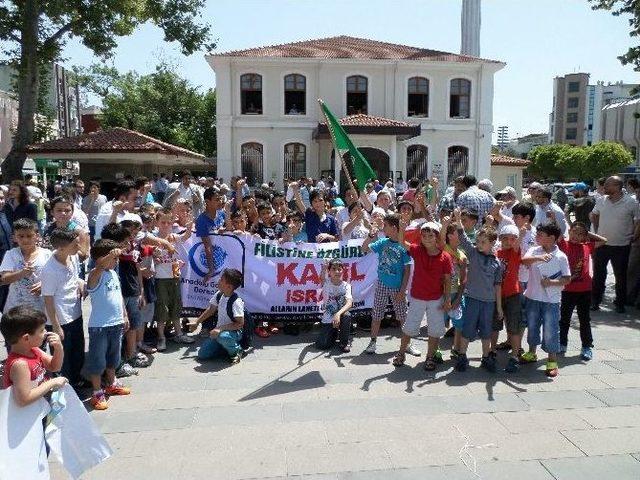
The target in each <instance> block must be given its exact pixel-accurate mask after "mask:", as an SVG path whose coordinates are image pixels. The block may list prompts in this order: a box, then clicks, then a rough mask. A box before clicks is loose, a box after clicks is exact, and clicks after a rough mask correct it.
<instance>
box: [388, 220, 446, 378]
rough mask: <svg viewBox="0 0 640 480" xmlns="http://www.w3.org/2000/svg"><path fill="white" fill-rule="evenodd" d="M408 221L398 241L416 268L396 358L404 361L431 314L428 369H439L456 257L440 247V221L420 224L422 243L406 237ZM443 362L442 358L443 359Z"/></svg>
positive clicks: (397, 362)
mask: <svg viewBox="0 0 640 480" xmlns="http://www.w3.org/2000/svg"><path fill="white" fill-rule="evenodd" d="M407 225H408V222H407V220H406V219H403V220H402V222H401V224H400V234H399V236H398V242H399V243H400V245H402V246H403V247H404V248H406V249H407V252H408V253H409V255H410V256H411V258H413V262H414V269H413V279H412V281H411V288H410V291H409V293H410V296H409V309H408V311H407V318H406V320H405V322H404V324H403V325H402V338H401V340H400V350H399V351H398V353H397V355H396V356H395V358H394V359H393V365H394V366H396V367H399V366H401V365H404V361H405V352H406V350H407V347H408V346H409V343H410V342H411V337H415V336H417V335H418V334H419V333H420V324H421V323H422V319H423V317H424V315H425V312H426V314H427V329H428V330H427V335H428V350H427V359H426V361H425V362H424V369H425V370H429V371H431V370H435V368H436V363H439V362H438V361H439V358H438V357H436V351H437V350H438V343H439V341H440V338H441V337H442V336H444V334H445V331H446V328H445V324H444V315H443V312H447V311H448V310H450V309H451V291H450V290H451V273H452V272H453V261H452V260H451V256H450V255H449V254H448V253H446V252H444V251H442V250H441V249H440V248H438V239H439V237H440V225H438V224H437V223H434V222H426V223H424V224H422V226H421V227H420V243H419V244H412V243H408V242H405V241H404V230H405V228H407ZM440 362H441V360H440Z"/></svg>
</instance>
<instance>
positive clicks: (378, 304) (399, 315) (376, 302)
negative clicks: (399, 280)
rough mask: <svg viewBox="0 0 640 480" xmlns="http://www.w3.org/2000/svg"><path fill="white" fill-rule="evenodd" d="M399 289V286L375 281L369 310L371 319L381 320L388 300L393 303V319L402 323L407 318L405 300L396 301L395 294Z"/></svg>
mask: <svg viewBox="0 0 640 480" xmlns="http://www.w3.org/2000/svg"><path fill="white" fill-rule="evenodd" d="M399 291H400V289H399V288H391V287H387V286H386V285H384V284H383V283H382V282H381V281H380V280H378V282H377V283H376V288H375V293H374V294H373V311H372V312H371V319H372V321H374V322H375V321H378V322H379V321H381V320H382V319H383V318H384V313H385V311H386V309H387V305H388V304H389V302H391V303H392V304H393V313H394V314H395V319H396V320H398V321H399V322H400V324H403V323H404V321H405V319H406V318H407V300H406V299H405V298H403V299H402V301H400V302H397V301H396V295H397V294H398V292H399Z"/></svg>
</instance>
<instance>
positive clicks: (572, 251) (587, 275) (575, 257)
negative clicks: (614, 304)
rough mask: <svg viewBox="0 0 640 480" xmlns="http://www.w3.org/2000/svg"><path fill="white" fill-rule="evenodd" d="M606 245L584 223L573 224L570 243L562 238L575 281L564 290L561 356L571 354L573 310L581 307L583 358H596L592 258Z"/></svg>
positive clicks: (560, 239) (561, 307)
mask: <svg viewBox="0 0 640 480" xmlns="http://www.w3.org/2000/svg"><path fill="white" fill-rule="evenodd" d="M605 243H607V239H606V238H604V237H601V236H600V235H596V234H595V233H590V232H589V230H588V229H587V226H586V225H585V224H584V223H582V222H574V223H573V225H571V228H569V241H568V242H567V241H566V240H565V239H564V238H563V237H560V238H559V239H558V247H560V250H562V251H563V252H564V254H565V255H566V256H567V258H568V259H569V269H570V270H571V282H570V283H569V284H568V285H566V286H565V287H564V290H563V291H562V301H561V305H560V352H559V353H566V351H567V338H568V336H569V326H570V325H571V315H573V310H574V309H575V308H576V307H577V309H578V320H579V321H580V340H581V342H582V351H581V352H580V356H581V357H582V359H583V360H591V359H592V358H593V336H592V334H591V316H590V314H589V307H590V305H591V303H590V302H591V255H592V254H593V251H594V250H595V249H596V248H598V247H600V246H602V245H604V244H605Z"/></svg>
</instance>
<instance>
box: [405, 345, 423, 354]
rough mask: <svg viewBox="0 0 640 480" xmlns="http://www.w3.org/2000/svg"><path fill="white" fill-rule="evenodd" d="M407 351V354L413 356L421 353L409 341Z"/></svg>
mask: <svg viewBox="0 0 640 480" xmlns="http://www.w3.org/2000/svg"><path fill="white" fill-rule="evenodd" d="M407 353H408V354H409V355H413V356H414V357H419V356H420V355H422V352H421V351H420V350H418V349H417V348H416V347H414V346H413V343H410V344H409V346H408V347H407Z"/></svg>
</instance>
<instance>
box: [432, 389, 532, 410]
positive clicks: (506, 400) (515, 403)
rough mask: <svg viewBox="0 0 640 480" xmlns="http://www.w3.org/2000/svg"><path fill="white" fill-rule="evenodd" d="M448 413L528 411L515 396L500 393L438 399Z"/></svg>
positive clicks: (524, 404) (526, 406)
mask: <svg viewBox="0 0 640 480" xmlns="http://www.w3.org/2000/svg"><path fill="white" fill-rule="evenodd" d="M439 400H440V401H442V402H443V403H444V404H445V405H446V407H447V412H449V413H473V412H514V411H521V410H528V409H529V407H528V405H527V404H526V403H524V402H523V401H522V399H520V398H519V397H518V396H517V395H516V394H512V393H500V394H495V395H492V396H491V397H490V398H487V395H473V396H469V397H466V396H460V395H456V396H445V397H440V398H439Z"/></svg>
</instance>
